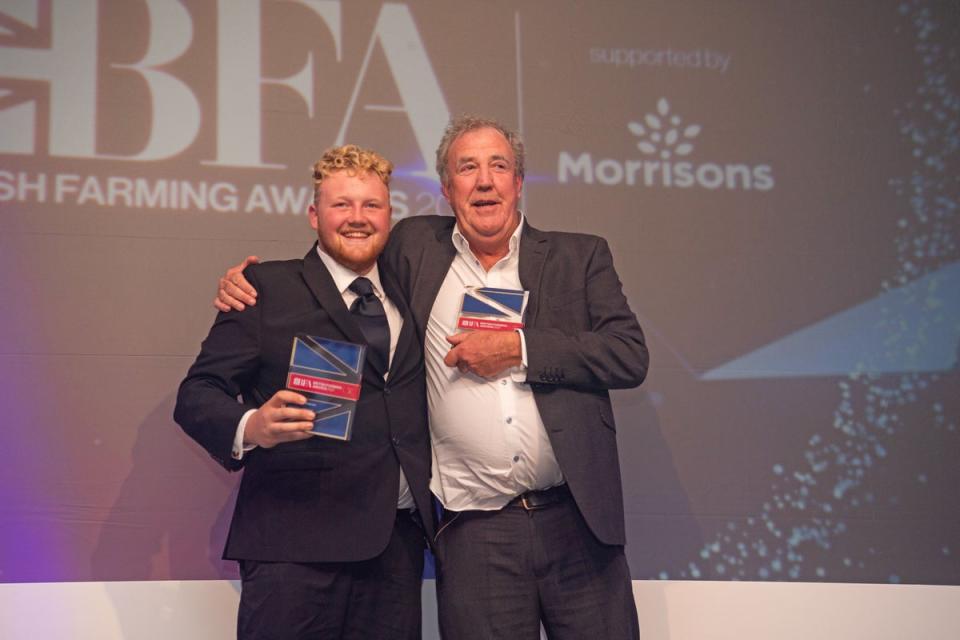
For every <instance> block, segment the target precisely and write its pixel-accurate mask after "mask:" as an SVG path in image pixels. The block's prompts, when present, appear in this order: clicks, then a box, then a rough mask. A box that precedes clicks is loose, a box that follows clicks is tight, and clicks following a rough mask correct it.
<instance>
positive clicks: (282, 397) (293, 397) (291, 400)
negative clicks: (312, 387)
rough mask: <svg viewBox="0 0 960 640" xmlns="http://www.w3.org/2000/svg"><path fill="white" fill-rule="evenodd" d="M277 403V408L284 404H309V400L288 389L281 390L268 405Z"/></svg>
mask: <svg viewBox="0 0 960 640" xmlns="http://www.w3.org/2000/svg"><path fill="white" fill-rule="evenodd" d="M270 403H275V405H276V406H280V405H282V404H297V405H300V404H307V399H306V398H305V397H304V396H302V395H300V394H299V393H297V392H296V391H288V390H287V389H281V390H280V391H277V392H276V393H275V394H273V397H271V398H270V400H268V401H267V404H270Z"/></svg>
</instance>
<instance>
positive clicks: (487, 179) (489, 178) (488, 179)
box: [477, 166, 493, 191]
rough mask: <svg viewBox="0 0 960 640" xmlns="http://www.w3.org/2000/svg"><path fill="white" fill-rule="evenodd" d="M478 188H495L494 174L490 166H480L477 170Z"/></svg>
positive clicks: (484, 189) (485, 189)
mask: <svg viewBox="0 0 960 640" xmlns="http://www.w3.org/2000/svg"><path fill="white" fill-rule="evenodd" d="M477 188H478V189H481V190H483V191H487V190H489V189H492V188H493V174H492V173H491V172H490V169H489V168H488V167H483V166H481V167H480V170H479V171H477Z"/></svg>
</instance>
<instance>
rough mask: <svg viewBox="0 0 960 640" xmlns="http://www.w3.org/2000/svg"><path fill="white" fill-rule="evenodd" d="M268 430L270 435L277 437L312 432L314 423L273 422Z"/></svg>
mask: <svg viewBox="0 0 960 640" xmlns="http://www.w3.org/2000/svg"><path fill="white" fill-rule="evenodd" d="M268 428H269V430H270V433H272V434H273V435H274V437H277V436H281V435H289V434H291V433H304V432H307V431H310V429H313V422H271V423H270V424H269V427H268Z"/></svg>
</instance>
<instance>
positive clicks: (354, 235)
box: [340, 230, 373, 240]
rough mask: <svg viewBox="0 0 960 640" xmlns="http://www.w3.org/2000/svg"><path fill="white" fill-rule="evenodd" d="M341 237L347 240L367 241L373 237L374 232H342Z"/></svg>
mask: <svg viewBox="0 0 960 640" xmlns="http://www.w3.org/2000/svg"><path fill="white" fill-rule="evenodd" d="M340 235H341V236H342V237H344V238H346V239H347V240H366V239H367V238H369V237H370V236H372V235H373V232H372V231H356V230H352V231H341V232H340Z"/></svg>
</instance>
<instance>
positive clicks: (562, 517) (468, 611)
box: [434, 499, 640, 640]
mask: <svg viewBox="0 0 960 640" xmlns="http://www.w3.org/2000/svg"><path fill="white" fill-rule="evenodd" d="M447 522H449V524H447V526H446V527H445V528H442V531H441V532H440V534H439V536H438V537H437V542H436V544H435V545H434V546H435V550H436V554H437V559H438V563H439V564H438V575H437V606H438V608H439V614H440V634H441V636H442V637H443V638H444V640H492V639H495V638H497V639H499V638H502V639H504V640H538V639H539V638H540V624H541V622H542V623H543V626H544V629H545V630H546V632H547V636H548V637H549V638H550V639H551V640H584V639H587V640H594V639H595V640H601V639H602V640H621V639H625V640H626V639H629V640H635V639H638V638H639V637H640V630H639V624H638V622H637V609H636V604H635V603H634V600H633V589H632V583H631V580H630V570H629V568H628V567H627V561H626V557H625V556H624V553H623V547H619V546H607V545H602V544H600V543H598V542H597V540H596V538H594V536H593V534H592V533H591V532H590V530H589V529H588V528H587V525H586V523H585V522H584V520H583V517H582V516H581V515H580V511H579V510H578V509H577V506H576V504H575V503H574V501H573V500H572V499H567V500H566V501H564V502H561V503H558V504H553V505H549V506H547V507H544V508H542V509H538V510H533V511H527V510H525V509H523V508H522V507H519V506H508V507H505V508H504V509H501V510H500V511H464V512H461V513H452V514H451V513H447V514H445V517H444V523H445V524H446V523H447Z"/></svg>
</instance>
